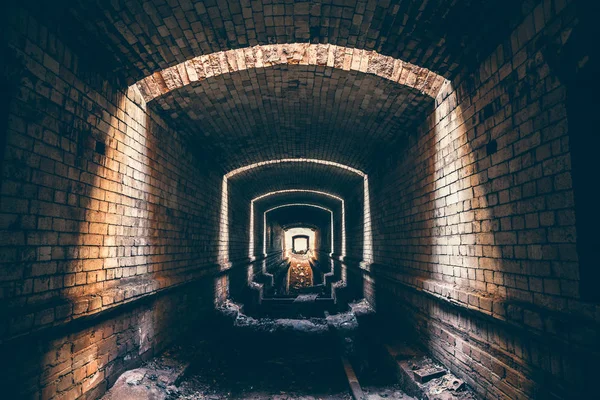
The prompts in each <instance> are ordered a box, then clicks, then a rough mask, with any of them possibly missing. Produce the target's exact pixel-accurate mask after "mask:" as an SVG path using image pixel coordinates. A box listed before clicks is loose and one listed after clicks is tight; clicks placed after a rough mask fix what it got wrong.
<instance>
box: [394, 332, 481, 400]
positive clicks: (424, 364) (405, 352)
mask: <svg viewBox="0 0 600 400" xmlns="http://www.w3.org/2000/svg"><path fill="white" fill-rule="evenodd" d="M386 349H387V351H388V353H389V356H390V358H391V360H392V362H393V364H394V365H395V366H396V371H397V376H398V380H399V381H400V382H401V385H402V387H403V388H404V389H405V391H406V392H407V393H409V394H411V395H413V396H415V397H418V398H420V399H425V400H475V399H476V397H475V395H474V394H473V392H472V391H471V390H470V389H469V388H468V387H467V386H466V384H465V383H464V381H463V380H461V379H460V378H458V377H456V376H455V375H454V374H452V372H450V371H448V370H447V369H446V368H444V367H443V366H442V365H441V364H440V363H438V362H436V361H434V360H432V359H431V358H429V357H427V356H425V355H423V354H422V353H421V352H420V351H419V350H418V349H416V348H414V347H412V346H409V345H407V344H406V343H394V344H388V345H386Z"/></svg>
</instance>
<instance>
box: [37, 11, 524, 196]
mask: <svg viewBox="0 0 600 400" xmlns="http://www.w3.org/2000/svg"><path fill="white" fill-rule="evenodd" d="M25 1H26V0H25ZM521 3H523V2H520V1H517V0H502V1H501V0H477V1H475V0H422V1H415V0H383V1H381V0H379V1H375V0H344V1H341V0H330V1H325V0H323V1H316V0H311V1H291V0H272V1H248V0H240V1H237V0H228V1H217V0H206V1H194V0H146V1H143V0H128V1H125V0H113V1H88V0H70V1H65V0H57V1H56V2H52V7H50V6H48V9H49V10H52V12H53V13H55V14H57V15H58V16H57V18H62V19H63V22H64V23H63V24H62V29H67V30H68V29H71V30H72V31H73V32H74V34H73V40H74V41H77V40H79V42H80V43H82V44H83V45H84V46H85V44H86V43H89V44H90V45H89V46H88V47H89V48H88V51H87V53H88V54H89V56H90V59H91V60H97V61H102V62H104V63H106V64H107V65H108V68H109V69H110V70H112V73H113V74H115V75H116V76H121V77H124V78H125V79H126V80H127V82H128V83H129V84H132V83H134V82H136V81H138V80H139V79H142V78H145V77H148V76H150V75H152V74H153V73H156V72H158V71H162V70H165V68H169V67H174V66H176V65H178V64H180V63H182V62H185V61H188V60H190V59H192V58H194V57H198V56H203V55H207V54H212V53H215V52H220V51H227V50H231V49H240V48H248V47H250V46H256V45H267V44H273V43H278V44H286V43H322V44H335V45H338V46H345V47H348V48H354V49H365V50H374V51H376V52H378V53H380V54H382V55H385V56H391V57H394V58H397V59H399V60H403V61H405V62H410V63H412V64H414V65H416V66H418V67H423V68H428V69H429V70H431V71H432V72H435V73H437V74H441V75H443V76H445V77H447V78H452V77H453V76H454V75H455V73H456V72H457V71H458V69H459V68H461V67H463V66H464V65H465V62H466V60H468V59H469V58H470V59H472V58H474V57H476V56H477V55H478V54H479V53H483V54H484V55H485V54H486V53H487V52H488V51H490V50H492V49H486V48H485V47H484V45H483V44H484V43H486V42H489V43H496V42H497V41H494V40H487V39H489V36H490V35H491V34H492V32H494V31H495V30H499V29H507V25H508V24H507V22H506V18H504V16H505V15H506V14H510V13H509V12H508V11H507V10H509V8H513V7H515V5H516V6H517V7H521ZM43 10H46V9H45V8H44V9H43ZM513 14H514V15H517V16H518V15H519V13H513ZM477 16H481V17H482V18H477ZM483 17H485V18H483ZM467 18H468V20H467ZM82 28H83V29H82ZM81 32H84V34H83V36H85V37H80V38H79V39H77V38H75V36H76V35H79V36H81V35H82V34H81ZM100 50H103V51H100ZM430 94H431V93H430ZM432 102H433V100H432V98H431V97H429V96H427V95H426V94H423V93H421V92H420V91H419V90H416V89H413V88H411V87H410V86H404V85H401V84H398V83H394V82H392V81H390V80H387V79H383V78H382V77H380V76H374V75H369V74H365V73H362V72H357V71H347V70H341V69H333V68H329V67H323V66H314V65H279V66H271V67H268V68H258V69H257V68H249V69H246V70H244V71H237V72H230V73H224V74H222V75H219V76H214V77H209V78H207V79H204V80H200V81H198V82H192V83H191V84H188V85H183V86H182V87H179V88H177V89H174V90H171V91H170V92H168V93H166V94H164V95H162V96H159V97H157V98H155V99H154V100H152V101H150V102H149V105H150V106H151V107H153V108H154V109H155V110H157V111H158V112H159V113H160V114H162V115H163V116H164V118H165V120H167V122H168V123H169V124H170V125H173V126H174V127H176V128H177V129H178V130H180V131H181V132H182V133H184V134H187V135H188V137H189V140H190V141H189V143H190V149H191V150H192V151H193V152H194V153H195V154H196V156H197V157H198V158H199V159H201V160H207V161H208V162H209V163H211V164H217V165H218V167H219V168H220V169H221V170H222V171H223V172H227V171H230V170H232V169H235V168H237V167H241V166H244V165H248V164H251V163H254V162H259V161H264V160H272V159H278V158H299V157H303V158H318V159H323V160H330V161H336V162H339V163H342V164H346V165H349V166H352V167H355V168H358V169H360V170H363V171H365V172H368V171H369V169H370V168H371V166H372V165H373V160H374V159H375V160H376V159H377V157H378V154H379V152H380V150H381V149H383V148H386V149H389V148H390V146H392V145H393V144H394V143H395V142H398V141H399V140H400V139H401V138H402V137H403V136H404V135H406V133H410V132H412V131H414V130H415V129H416V127H417V126H418V125H419V124H420V123H421V122H422V121H423V120H424V118H425V116H426V114H427V110H430V109H431V105H432ZM298 167H299V166H298V165H295V166H294V169H297V168H298ZM329 170H332V171H333V169H331V168H329ZM260 171H261V173H262V172H265V171H266V170H264V171H263V170H260ZM336 173H338V172H335V171H334V172H333V174H334V175H335V174H336ZM265 176H266V175H265ZM281 176H283V175H282V174H281V173H280V174H274V173H273V174H271V175H269V177H270V178H272V179H274V181H276V182H278V183H277V185H275V186H279V187H291V186H295V185H297V184H299V183H298V182H291V181H286V182H285V183H284V182H282V181H281V179H280V178H281ZM327 176H331V175H330V174H328V175H327ZM261 179H264V178H263V177H261ZM286 179H287V178H286ZM294 179H296V178H294ZM341 182H344V180H342V181H341ZM302 185H305V186H310V187H313V188H314V187H315V185H316V186H329V185H325V184H323V185H321V184H320V183H319V182H312V183H311V184H309V183H306V182H305V183H302ZM302 185H301V186H302ZM271 186H273V185H271ZM334 186H335V184H334ZM271 189H273V188H272V187H266V186H265V187H261V188H260V190H271ZM255 192H256V191H255Z"/></svg>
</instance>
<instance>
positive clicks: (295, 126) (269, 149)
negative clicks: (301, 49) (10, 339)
mask: <svg viewBox="0 0 600 400" xmlns="http://www.w3.org/2000/svg"><path fill="white" fill-rule="evenodd" d="M149 104H150V105H151V107H153V108H155V109H156V110H157V111H159V112H160V113H161V114H163V115H164V116H165V118H166V119H169V120H171V121H173V125H174V126H175V127H177V129H178V130H180V131H185V132H186V133H188V134H189V135H190V136H191V137H193V138H194V139H193V143H194V145H193V146H192V147H193V148H194V151H195V152H196V154H198V155H199V156H200V157H211V158H212V159H213V160H214V161H216V162H217V163H218V164H220V165H223V166H224V167H225V170H227V171H229V170H232V169H235V168H238V167H241V166H245V165H248V164H252V163H255V162H259V161H263V160H272V159H278V158H287V157H289V158H296V157H300V158H316V159H322V160H329V161H334V162H339V163H342V164H346V165H349V166H352V167H354V168H358V169H361V170H363V171H366V170H367V169H368V165H369V161H370V159H371V157H372V156H373V154H374V153H376V152H377V150H378V149H379V148H381V147H382V146H385V145H388V144H390V143H392V142H394V141H396V140H397V139H398V138H399V137H401V136H402V135H404V134H406V133H407V132H410V131H411V130H414V129H415V128H416V126H417V125H418V124H420V123H421V122H422V121H423V119H424V117H425V111H426V110H428V109H430V106H431V105H432V104H433V99H432V98H431V97H429V96H426V95H424V94H421V93H419V92H418V91H416V90H414V89H411V88H408V87H406V86H401V85H398V84H396V83H394V82H391V81H389V80H385V79H381V78H379V77H377V76H374V75H367V74H364V73H358V72H355V71H342V70H336V69H332V68H328V67H314V66H302V65H286V66H275V67H271V68H261V69H252V70H246V71H241V72H236V73H231V74H224V75H221V76H218V77H214V78H209V79H206V80H203V81H199V82H194V83H193V84H190V85H187V86H184V87H182V88H180V89H177V90H174V91H171V92H169V93H167V94H165V95H163V96H161V97H159V98H157V99H156V100H154V101H152V102H150V103H149Z"/></svg>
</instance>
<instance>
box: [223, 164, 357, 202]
mask: <svg viewBox="0 0 600 400" xmlns="http://www.w3.org/2000/svg"><path fill="white" fill-rule="evenodd" d="M229 182H230V185H231V186H235V188H236V189H239V190H240V191H241V192H243V193H244V194H245V195H247V197H248V199H253V198H255V197H257V196H261V195H263V194H266V193H269V192H273V191H278V190H290V189H310V190H319V191H323V192H327V193H331V194H333V195H335V196H338V197H341V198H348V197H349V196H352V195H355V194H356V191H357V190H360V189H362V184H363V178H362V177H361V176H358V175H356V174H355V173H353V172H350V171H348V170H344V169H341V168H337V167H333V166H329V165H320V164H314V163H283V164H273V165H267V166H263V167H260V168H256V169H252V170H249V171H246V172H244V173H241V174H239V175H236V176H234V177H232V178H230V180H229Z"/></svg>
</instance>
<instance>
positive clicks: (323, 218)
mask: <svg viewBox="0 0 600 400" xmlns="http://www.w3.org/2000/svg"><path fill="white" fill-rule="evenodd" d="M267 218H268V219H267V223H268V222H271V221H274V222H277V223H278V224H279V225H281V226H285V225H291V224H300V223H306V224H312V225H316V226H320V227H323V228H325V229H327V228H328V227H329V224H330V223H331V215H330V214H329V212H328V211H325V210H322V209H320V208H316V207H306V206H294V207H283V208H278V209H276V210H273V211H271V212H269V213H268V214H267ZM261 228H262V227H261ZM334 234H335V233H334ZM338 234H339V232H338Z"/></svg>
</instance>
